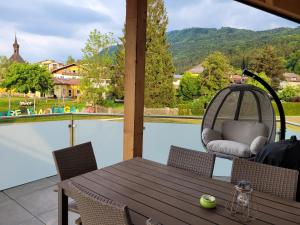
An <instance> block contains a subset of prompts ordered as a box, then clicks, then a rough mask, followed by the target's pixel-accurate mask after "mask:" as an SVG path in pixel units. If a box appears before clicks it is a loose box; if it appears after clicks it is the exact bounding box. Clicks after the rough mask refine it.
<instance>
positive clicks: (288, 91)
mask: <svg viewBox="0 0 300 225" xmlns="http://www.w3.org/2000/svg"><path fill="white" fill-rule="evenodd" d="M299 89H300V88H299V87H294V86H290V85H288V86H286V87H285V88H283V89H282V90H281V91H279V92H278V97H279V98H280V100H283V101H286V102H289V101H292V100H293V99H294V98H296V97H297V96H298V95H299Z"/></svg>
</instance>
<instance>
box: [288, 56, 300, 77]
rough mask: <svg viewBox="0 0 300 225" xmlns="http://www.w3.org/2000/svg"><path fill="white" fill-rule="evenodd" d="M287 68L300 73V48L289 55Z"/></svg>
mask: <svg viewBox="0 0 300 225" xmlns="http://www.w3.org/2000/svg"><path fill="white" fill-rule="evenodd" d="M286 68H287V69H288V70H289V71H291V72H294V73H298V74H300V50H297V51H295V52H293V53H292V54H290V55H289V56H288V58H287V63H286Z"/></svg>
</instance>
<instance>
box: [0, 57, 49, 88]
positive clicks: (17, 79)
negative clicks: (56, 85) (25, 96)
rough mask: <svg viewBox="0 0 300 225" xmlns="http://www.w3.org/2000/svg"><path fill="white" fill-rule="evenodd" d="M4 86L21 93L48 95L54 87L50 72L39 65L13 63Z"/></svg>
mask: <svg viewBox="0 0 300 225" xmlns="http://www.w3.org/2000/svg"><path fill="white" fill-rule="evenodd" d="M2 86H3V87H5V88H7V89H9V90H13V89H15V90H16V91H17V92H19V93H28V92H31V93H35V92H36V91H39V92H41V93H46V92H47V91H49V90H51V89H52V87H53V82H52V78H51V74H50V72H49V71H48V70H47V69H46V68H44V67H42V66H40V65H38V64H28V63H13V64H11V65H10V66H9V68H8V71H7V74H6V77H5V79H4V81H3V83H2Z"/></svg>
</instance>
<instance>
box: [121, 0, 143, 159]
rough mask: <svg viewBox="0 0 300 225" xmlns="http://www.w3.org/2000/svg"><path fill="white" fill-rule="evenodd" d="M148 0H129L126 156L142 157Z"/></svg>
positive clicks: (126, 35) (126, 34)
mask: <svg viewBox="0 0 300 225" xmlns="http://www.w3.org/2000/svg"><path fill="white" fill-rule="evenodd" d="M146 25H147V0H127V1H126V31H125V104H124V135H123V138H124V141H123V144H124V146H123V159H124V160H127V159H131V158H133V157H142V153H143V126H144V86H145V85H144V82H145V52H146Z"/></svg>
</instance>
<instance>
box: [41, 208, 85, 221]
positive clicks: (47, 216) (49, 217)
mask: <svg viewBox="0 0 300 225" xmlns="http://www.w3.org/2000/svg"><path fill="white" fill-rule="evenodd" d="M78 217H79V215H78V214H76V213H73V212H69V225H74V224H75V220H76V219H77V218H78ZM38 218H39V219H40V220H41V221H43V222H44V223H45V224H47V225H57V224H58V213H57V209H55V210H52V211H50V212H47V213H44V214H42V215H39V216H38Z"/></svg>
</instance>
